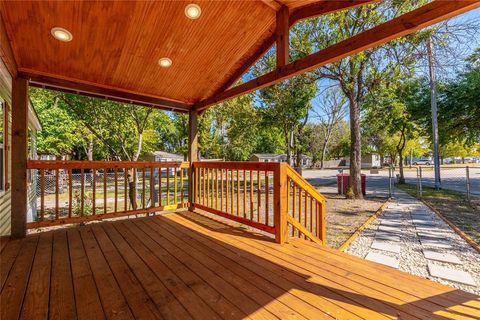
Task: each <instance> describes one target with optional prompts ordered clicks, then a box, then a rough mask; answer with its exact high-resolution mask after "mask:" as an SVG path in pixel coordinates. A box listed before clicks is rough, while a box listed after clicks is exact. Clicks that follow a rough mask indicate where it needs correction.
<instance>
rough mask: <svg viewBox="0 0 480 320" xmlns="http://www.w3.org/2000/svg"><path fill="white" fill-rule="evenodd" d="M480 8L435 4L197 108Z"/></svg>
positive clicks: (452, 1)
mask: <svg viewBox="0 0 480 320" xmlns="http://www.w3.org/2000/svg"><path fill="white" fill-rule="evenodd" d="M478 7H480V1H478V0H463V1H457V0H443V1H439V0H437V1H433V2H431V3H429V4H427V5H424V6H422V7H420V8H418V9H415V10H413V11H411V12H408V13H406V14H403V15H401V16H399V17H397V18H394V19H392V20H390V21H387V22H385V23H382V24H380V25H378V26H376V27H374V28H372V29H370V30H367V31H364V32H362V33H360V34H357V35H355V36H353V37H351V38H349V39H346V40H343V41H341V42H339V43H337V44H334V45H332V46H330V47H327V48H325V49H322V50H320V51H318V52H316V53H314V54H311V55H309V56H307V57H304V58H302V59H299V60H297V61H294V62H292V63H290V64H288V65H286V66H284V67H281V68H277V69H276V70H274V71H272V72H269V73H267V74H265V75H263V76H260V77H258V78H256V79H252V80H250V81H248V82H246V83H244V84H241V85H238V86H236V87H233V88H231V89H228V90H226V91H224V92H222V93H219V94H217V95H215V96H213V97H211V98H207V99H205V100H202V101H200V102H199V103H197V104H196V105H195V108H196V109H197V110H199V111H202V110H205V109H206V108H208V107H209V106H211V105H213V104H216V103H218V102H221V101H225V100H227V99H231V98H234V97H237V96H240V95H243V94H246V93H250V92H252V91H255V90H258V89H261V88H265V87H267V86H270V85H273V84H275V83H278V82H280V81H282V80H285V79H288V78H291V77H294V76H296V75H298V74H301V73H305V72H308V71H311V70H313V69H316V68H319V67H321V66H323V65H326V64H328V63H332V62H335V61H338V60H341V59H343V58H345V57H347V56H350V55H353V54H356V53H359V52H361V51H364V50H366V49H369V48H373V47H376V46H378V45H381V44H383V43H386V42H388V41H390V40H393V39H396V38H399V37H401V36H404V35H407V34H409V33H412V32H414V31H417V30H420V29H422V28H425V27H427V26H430V25H432V24H435V23H437V22H440V21H442V20H446V19H449V18H451V17H454V16H456V15H459V14H461V13H464V12H467V11H469V10H472V9H475V8H478Z"/></svg>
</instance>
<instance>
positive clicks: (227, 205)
mask: <svg viewBox="0 0 480 320" xmlns="http://www.w3.org/2000/svg"><path fill="white" fill-rule="evenodd" d="M228 178H229V173H228V169H225V186H226V188H227V192H226V197H225V212H229V211H228V209H230V207H229V203H230V201H229V199H230V198H229V193H228V189H229V185H230V182H229V181H228Z"/></svg>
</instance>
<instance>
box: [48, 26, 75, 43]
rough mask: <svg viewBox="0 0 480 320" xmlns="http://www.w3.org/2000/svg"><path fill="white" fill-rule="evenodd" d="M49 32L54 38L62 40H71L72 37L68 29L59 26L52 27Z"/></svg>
mask: <svg viewBox="0 0 480 320" xmlns="http://www.w3.org/2000/svg"><path fill="white" fill-rule="evenodd" d="M51 33H52V36H53V37H54V38H55V39H57V40H60V41H63V42H68V41H72V39H73V36H72V34H71V33H70V31H68V30H67V29H64V28H60V27H55V28H52V30H51Z"/></svg>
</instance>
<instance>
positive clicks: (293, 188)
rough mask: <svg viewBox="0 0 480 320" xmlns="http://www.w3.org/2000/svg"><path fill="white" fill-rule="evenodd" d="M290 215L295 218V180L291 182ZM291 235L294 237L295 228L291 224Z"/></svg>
mask: <svg viewBox="0 0 480 320" xmlns="http://www.w3.org/2000/svg"><path fill="white" fill-rule="evenodd" d="M292 184H293V186H292V217H293V219H296V217H295V208H296V207H297V206H296V204H297V185H296V184H295V182H292ZM292 237H295V228H294V227H293V226H292Z"/></svg>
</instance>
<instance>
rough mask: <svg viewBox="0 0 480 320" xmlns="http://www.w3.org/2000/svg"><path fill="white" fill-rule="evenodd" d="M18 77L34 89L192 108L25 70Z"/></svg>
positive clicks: (185, 109) (170, 108)
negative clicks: (26, 81)
mask: <svg viewBox="0 0 480 320" xmlns="http://www.w3.org/2000/svg"><path fill="white" fill-rule="evenodd" d="M18 75H19V76H20V77H23V78H26V79H28V80H29V83H30V85H31V86H33V87H40V88H44V89H50V90H56V91H62V92H66V93H73V94H81V95H84V96H90V97H95V98H101V99H107V100H112V101H117V102H121V103H130V104H135V105H141V106H145V107H150V108H156V109H162V110H167V111H177V112H188V111H189V110H190V108H191V105H189V104H186V103H183V102H178V101H172V100H168V99H164V98H160V97H154V96H149V95H143V94H139V93H135V92H130V91H124V90H120V89H115V88H110V87H106V86H99V85H97V84H93V83H87V82H80V81H78V80H73V79H62V78H59V77H56V76H55V77H54V76H49V75H44V74H37V73H34V72H31V71H29V70H25V69H19V70H18Z"/></svg>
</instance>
